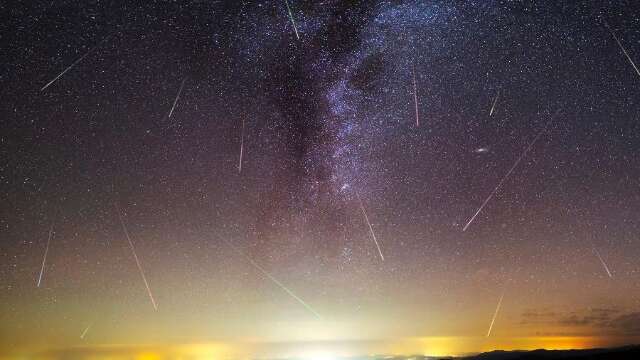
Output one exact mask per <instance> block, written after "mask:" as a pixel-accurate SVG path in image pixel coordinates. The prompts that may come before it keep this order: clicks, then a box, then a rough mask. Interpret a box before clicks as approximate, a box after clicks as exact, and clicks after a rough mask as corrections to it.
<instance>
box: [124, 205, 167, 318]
mask: <svg viewBox="0 0 640 360" xmlns="http://www.w3.org/2000/svg"><path fill="white" fill-rule="evenodd" d="M116 210H117V211H118V218H119V219H120V224H122V230H123V231H124V234H125V236H126V237H127V240H128V241H129V246H130V247H131V252H132V253H133V257H134V258H135V259H136V264H137V265H138V270H139V271H140V276H142V281H144V286H145V287H146V288H147V293H148V294H149V299H151V303H152V304H153V308H154V309H155V310H156V311H157V310H158V305H157V304H156V300H155V299H154V298H153V294H151V288H150V287H149V283H148V282H147V277H146V276H144V271H143V270H142V265H141V264H140V260H139V259H138V254H136V248H135V247H133V241H131V237H130V236H129V231H128V230H127V226H126V225H125V223H124V219H123V218H122V213H121V212H120V207H119V206H118V204H117V203H116Z"/></svg>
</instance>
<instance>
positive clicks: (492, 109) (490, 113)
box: [489, 91, 500, 116]
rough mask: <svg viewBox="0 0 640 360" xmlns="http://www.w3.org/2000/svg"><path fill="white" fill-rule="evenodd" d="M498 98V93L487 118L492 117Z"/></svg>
mask: <svg viewBox="0 0 640 360" xmlns="http://www.w3.org/2000/svg"><path fill="white" fill-rule="evenodd" d="M498 97H500V91H498V93H497V94H496V97H495V99H493V105H491V110H490V111H489V116H493V111H494V110H495V109H496V104H497V103H498Z"/></svg>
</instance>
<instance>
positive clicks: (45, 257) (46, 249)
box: [36, 224, 53, 287]
mask: <svg viewBox="0 0 640 360" xmlns="http://www.w3.org/2000/svg"><path fill="white" fill-rule="evenodd" d="M52 237H53V224H51V229H49V238H48V239H47V247H46V248H45V250H44V257H43V258H42V267H41V268H40V276H38V283H37V285H36V287H40V282H42V275H43V274H44V264H45V262H46V261H47V254H48V253H49V243H51V238H52Z"/></svg>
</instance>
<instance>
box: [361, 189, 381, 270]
mask: <svg viewBox="0 0 640 360" xmlns="http://www.w3.org/2000/svg"><path fill="white" fill-rule="evenodd" d="M356 197H357V198H358V202H359V203H360V210H362V215H364V219H365V220H366V222H367V225H369V232H370V233H371V238H372V239H373V242H374V243H375V244H376V248H377V249H378V254H380V259H382V261H384V255H382V250H380V244H378V239H377V238H376V234H375V233H374V232H373V227H372V226H371V222H370V221H369V217H368V216H367V211H366V210H365V209H364V205H363V204H362V200H361V199H360V195H359V194H358V192H357V191H356Z"/></svg>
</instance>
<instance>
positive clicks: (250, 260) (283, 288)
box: [223, 238, 322, 320]
mask: <svg viewBox="0 0 640 360" xmlns="http://www.w3.org/2000/svg"><path fill="white" fill-rule="evenodd" d="M223 241H224V242H225V243H226V244H227V245H229V247H230V248H232V249H233V250H234V251H235V252H237V253H238V254H240V255H242V256H243V257H244V258H245V259H247V261H249V263H250V264H251V265H253V267H254V268H256V269H257V270H258V271H260V272H261V273H262V275H264V276H266V277H267V278H268V279H269V280H271V281H272V282H273V283H274V284H276V285H278V287H280V288H281V289H282V290H284V292H286V293H287V294H288V295H289V296H291V297H292V298H294V299H295V300H296V301H297V302H299V303H300V304H301V305H302V306H304V308H305V309H307V310H308V311H309V312H310V313H312V314H313V315H314V316H315V317H317V318H318V319H319V320H322V316H321V315H320V314H319V313H318V312H317V311H315V310H314V309H313V308H312V307H311V306H310V305H309V304H307V303H306V302H305V301H304V300H302V299H301V298H300V297H298V295H296V294H295V293H294V292H293V291H291V290H289V288H287V287H286V286H284V284H282V283H281V282H280V281H279V280H278V279H276V278H275V277H274V276H273V275H271V274H270V273H269V272H268V271H267V270H265V269H264V268H263V267H262V266H260V264H258V263H257V262H255V261H254V260H253V259H252V258H250V257H249V256H248V255H247V254H245V253H244V252H243V251H242V250H240V249H238V248H237V247H235V246H234V245H233V244H232V243H231V242H229V241H228V240H227V239H224V238H223Z"/></svg>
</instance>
